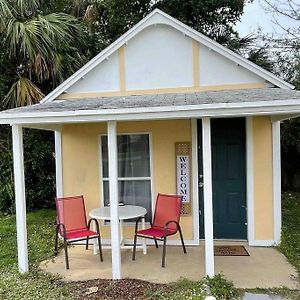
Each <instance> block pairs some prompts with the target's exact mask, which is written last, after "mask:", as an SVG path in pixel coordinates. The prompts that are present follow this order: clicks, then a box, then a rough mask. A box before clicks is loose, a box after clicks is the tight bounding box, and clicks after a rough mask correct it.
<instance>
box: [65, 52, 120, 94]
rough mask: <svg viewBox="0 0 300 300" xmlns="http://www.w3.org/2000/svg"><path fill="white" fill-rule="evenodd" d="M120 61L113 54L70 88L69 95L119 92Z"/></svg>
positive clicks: (116, 55)
mask: <svg viewBox="0 0 300 300" xmlns="http://www.w3.org/2000/svg"><path fill="white" fill-rule="evenodd" d="M119 90H120V80H119V59H118V54H117V53H114V54H112V55H111V56H110V57H109V59H107V60H104V61H103V62H102V63H101V64H99V65H98V66H96V67H95V68H94V69H93V70H91V71H90V72H89V73H87V74H86V75H85V76H84V77H82V78H81V79H80V80H78V81H77V82H76V83H75V84H73V85H72V86H71V87H69V88H68V93H96V92H108V91H119Z"/></svg>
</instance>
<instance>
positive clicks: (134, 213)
mask: <svg viewBox="0 0 300 300" xmlns="http://www.w3.org/2000/svg"><path fill="white" fill-rule="evenodd" d="M118 210H119V219H120V220H126V219H133V218H137V217H142V216H145V215H146V214H147V210H146V208H144V207H142V206H136V205H124V206H119V207H118ZM89 216H90V217H91V218H95V219H101V220H110V207H108V206H104V207H99V208H94V209H92V210H91V211H90V212H89Z"/></svg>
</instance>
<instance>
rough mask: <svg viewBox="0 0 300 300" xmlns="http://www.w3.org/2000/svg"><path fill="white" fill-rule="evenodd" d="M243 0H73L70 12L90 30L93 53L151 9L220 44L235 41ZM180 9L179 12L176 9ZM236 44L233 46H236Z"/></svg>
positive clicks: (110, 41) (118, 35)
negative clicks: (169, 16)
mask: <svg viewBox="0 0 300 300" xmlns="http://www.w3.org/2000/svg"><path fill="white" fill-rule="evenodd" d="M246 2H249V1H243V0H230V1H229V0H221V1H215V0H197V1H194V0H189V1H180V0H155V1H152V0H142V1H135V0H128V1H111V0H103V1H97V0H77V1H76V4H77V5H76V6H75V8H73V9H71V10H70V12H73V13H74V14H75V15H76V16H77V17H79V18H81V19H83V20H84V21H85V22H86V23H87V24H88V27H89V29H90V33H92V34H91V36H90V37H91V41H92V40H93V42H94V44H93V46H95V47H96V48H97V50H98V51H99V50H102V49H103V48H104V47H105V46H107V45H109V44H110V43H112V42H113V41H115V40H116V39H117V38H118V37H120V36H121V35H122V34H124V33H125V32H126V31H127V30H129V29H130V28H131V27H132V26H133V25H135V24H136V23H137V22H139V21H140V20H141V19H142V18H144V17H145V16H146V15H147V14H149V13H150V12H151V11H152V10H154V9H155V8H159V9H161V10H163V11H164V12H166V13H167V14H169V15H171V16H172V17H174V18H177V19H178V20H180V21H182V22H184V23H185V24H187V25H189V26H191V27H192V28H194V29H195V30H198V31H200V32H202V33H204V34H206V35H208V36H209V37H211V38H213V39H215V40H217V41H218V42H220V43H222V44H227V43H228V44H229V43H230V41H231V39H233V38H234V39H238V34H237V32H236V31H235V30H234V25H235V24H236V22H237V21H238V20H239V18H240V17H241V15H242V13H243V9H244V5H245V3H246ZM179 7H180V9H178V8H179ZM236 45H237V44H236Z"/></svg>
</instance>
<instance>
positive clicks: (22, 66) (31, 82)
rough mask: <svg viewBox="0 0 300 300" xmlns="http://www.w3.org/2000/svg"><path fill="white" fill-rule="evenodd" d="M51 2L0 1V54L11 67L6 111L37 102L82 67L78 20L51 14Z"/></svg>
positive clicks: (35, 0)
mask: <svg viewBox="0 0 300 300" xmlns="http://www.w3.org/2000/svg"><path fill="white" fill-rule="evenodd" d="M51 2H52V1H46V0H0V49H1V50H0V51H3V52H4V54H3V53H2V56H3V55H5V58H6V59H5V60H4V61H6V64H8V65H9V67H10V69H9V70H8V71H7V73H9V75H10V82H9V84H10V88H9V91H8V93H7V94H6V96H5V98H4V102H5V103H4V105H5V106H6V107H16V106H23V105H29V104H33V103H37V102H39V100H40V99H41V98H42V97H43V96H44V92H47V91H49V90H50V89H52V88H53V87H54V86H55V85H57V84H58V83H60V82H61V81H62V80H63V79H64V78H65V77H66V76H68V75H70V73H73V72H74V71H75V70H76V69H78V67H79V66H80V64H81V59H80V57H79V54H78V51H77V49H76V47H75V42H76V43H78V42H79V41H80V38H81V27H80V25H79V23H78V20H77V19H76V18H75V17H73V16H71V15H68V14H65V13H52V12H51V7H50V5H51ZM49 4H50V5H49ZM0 55H1V53H0ZM2 61H3V60H2ZM0 63H1V61H0ZM2 63H3V62H2ZM6 70H7V69H6ZM11 78H13V80H12V79H11Z"/></svg>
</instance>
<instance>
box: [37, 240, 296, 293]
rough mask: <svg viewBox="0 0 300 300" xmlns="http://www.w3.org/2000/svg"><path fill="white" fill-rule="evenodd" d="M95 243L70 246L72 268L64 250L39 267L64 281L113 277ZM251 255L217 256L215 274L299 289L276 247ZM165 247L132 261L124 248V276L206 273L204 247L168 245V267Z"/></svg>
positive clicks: (244, 283) (107, 256)
mask: <svg viewBox="0 0 300 300" xmlns="http://www.w3.org/2000/svg"><path fill="white" fill-rule="evenodd" d="M92 248H93V247H92V246H91V247H90V249H89V250H87V251H86V250H85V248H84V246H81V245H76V246H73V247H71V248H69V260H70V269H69V270H66V269H65V262H64V252H63V251H61V252H60V254H59V255H58V256H57V257H56V258H55V259H52V260H48V261H44V262H42V263H41V265H40V267H41V268H42V269H43V270H45V271H47V272H50V273H53V274H59V275H61V276H62V277H63V280H65V281H78V280H90V279H97V278H101V279H111V278H112V277H111V253H110V250H104V262H102V263H100V259H99V255H94V254H93V251H92ZM246 249H247V250H248V252H249V254H250V256H217V257H215V271H216V274H218V273H222V274H224V275H225V276H226V278H228V279H229V280H232V281H233V283H234V285H235V286H236V287H238V288H256V287H260V288H271V287H281V286H286V287H288V288H291V289H299V283H298V282H297V279H295V277H297V273H296V270H295V269H294V268H293V267H292V266H291V265H290V264H289V263H288V261H287V259H286V258H285V257H284V255H282V254H281V253H279V252H278V251H277V250H275V249H273V248H263V247H248V246H246ZM161 253H162V247H160V248H159V249H156V248H155V247H153V246H148V253H147V254H146V255H144V254H142V252H141V251H137V257H136V261H132V260H131V255H132V251H131V250H129V249H128V250H122V275H123V278H135V279H141V280H146V281H150V282H156V283H169V282H174V281H176V280H178V279H179V278H180V277H185V278H188V279H190V280H199V279H201V278H202V277H203V276H205V270H204V247H203V246H197V247H196V246H195V247H187V254H184V253H183V252H182V248H181V247H178V246H168V248H167V256H166V268H161V266H160V263H161Z"/></svg>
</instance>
